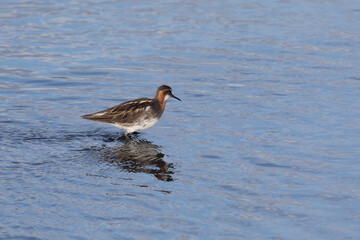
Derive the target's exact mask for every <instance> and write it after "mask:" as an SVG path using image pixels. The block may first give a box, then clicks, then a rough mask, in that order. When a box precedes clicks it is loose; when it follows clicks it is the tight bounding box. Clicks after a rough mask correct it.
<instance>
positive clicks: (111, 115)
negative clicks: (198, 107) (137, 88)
mask: <svg viewBox="0 0 360 240" xmlns="http://www.w3.org/2000/svg"><path fill="white" fill-rule="evenodd" d="M170 97H173V98H176V99H177V100H179V101H181V100H180V98H177V97H175V96H174V95H173V94H172V92H171V87H169V86H166V85H162V86H160V87H159V88H158V90H157V91H156V94H155V97H154V98H153V99H151V98H139V99H135V100H131V101H128V102H124V103H121V104H119V105H116V106H114V107H111V108H109V109H105V110H103V111H100V112H96V113H91V114H86V115H83V116H81V117H83V118H85V119H89V120H93V121H98V122H104V123H110V124H112V125H114V126H115V127H118V128H121V129H125V130H126V132H125V135H128V134H131V133H133V132H135V131H137V130H144V129H147V128H149V127H152V126H154V124H155V123H157V121H159V119H160V117H161V115H162V114H163V112H164V110H165V104H166V101H167V100H168V99H169V98H170Z"/></svg>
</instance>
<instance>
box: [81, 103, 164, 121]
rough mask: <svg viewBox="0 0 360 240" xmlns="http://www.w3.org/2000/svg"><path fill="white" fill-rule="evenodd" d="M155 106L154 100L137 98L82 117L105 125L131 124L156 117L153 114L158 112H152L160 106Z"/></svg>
mask: <svg viewBox="0 0 360 240" xmlns="http://www.w3.org/2000/svg"><path fill="white" fill-rule="evenodd" d="M157 105H158V104H156V102H155V101H154V99H150V98H139V99H135V100H131V101H128V102H124V103H121V104H119V105H116V106H113V107H111V108H108V109H105V110H103V111H100V112H96V113H91V114H87V115H83V116H82V117H83V118H85V119H89V120H93V121H98V122H105V123H132V122H134V121H136V120H137V119H139V118H142V117H147V115H149V116H150V117H156V116H155V115H156V114H155V113H156V112H159V111H154V110H156V109H157V108H160V106H157ZM161 113H162V112H161ZM160 116H161V114H160ZM160 116H159V117H160Z"/></svg>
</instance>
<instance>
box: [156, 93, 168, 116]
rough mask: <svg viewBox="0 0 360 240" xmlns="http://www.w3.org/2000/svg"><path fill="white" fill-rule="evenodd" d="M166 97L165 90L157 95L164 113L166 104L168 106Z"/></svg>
mask: <svg viewBox="0 0 360 240" xmlns="http://www.w3.org/2000/svg"><path fill="white" fill-rule="evenodd" d="M165 96H166V94H165V90H161V91H159V92H158V93H157V95H156V98H157V99H158V100H159V103H160V106H161V110H163V111H164V110H165V104H166V101H165Z"/></svg>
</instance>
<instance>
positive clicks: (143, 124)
mask: <svg viewBox="0 0 360 240" xmlns="http://www.w3.org/2000/svg"><path fill="white" fill-rule="evenodd" d="M158 121H159V119H157V118H150V119H143V120H140V121H137V122H135V123H113V124H112V125H114V126H115V127H118V128H121V129H125V130H126V133H127V134H128V133H132V132H135V131H138V130H144V129H147V128H149V127H152V126H154V125H155V123H157V122H158Z"/></svg>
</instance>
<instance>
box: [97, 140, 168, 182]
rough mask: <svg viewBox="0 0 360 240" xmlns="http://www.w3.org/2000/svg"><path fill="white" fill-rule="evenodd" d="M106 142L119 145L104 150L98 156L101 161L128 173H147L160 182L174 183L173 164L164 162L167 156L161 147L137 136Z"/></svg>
mask: <svg viewBox="0 0 360 240" xmlns="http://www.w3.org/2000/svg"><path fill="white" fill-rule="evenodd" d="M104 141H105V142H114V141H116V142H119V145H116V146H114V147H106V148H104V149H102V150H101V151H100V155H99V156H98V157H99V161H101V162H105V163H110V164H111V165H116V166H118V167H120V168H121V169H123V170H125V171H128V172H133V173H147V174H152V175H154V176H155V177H156V178H157V179H158V180H162V181H173V178H172V177H171V174H173V173H174V172H173V171H172V170H171V169H173V168H174V167H173V164H171V163H166V162H165V161H164V156H165V155H164V154H163V153H162V152H161V151H160V146H158V145H156V144H153V143H152V142H151V141H148V140H146V139H140V138H138V137H137V136H132V137H131V138H129V139H126V138H125V137H120V138H118V139H114V138H112V137H109V138H105V139H104Z"/></svg>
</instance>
